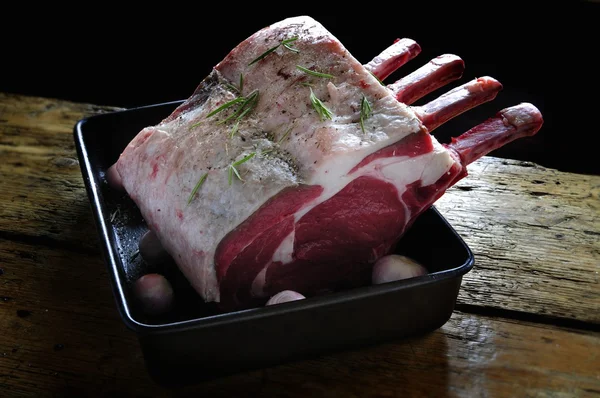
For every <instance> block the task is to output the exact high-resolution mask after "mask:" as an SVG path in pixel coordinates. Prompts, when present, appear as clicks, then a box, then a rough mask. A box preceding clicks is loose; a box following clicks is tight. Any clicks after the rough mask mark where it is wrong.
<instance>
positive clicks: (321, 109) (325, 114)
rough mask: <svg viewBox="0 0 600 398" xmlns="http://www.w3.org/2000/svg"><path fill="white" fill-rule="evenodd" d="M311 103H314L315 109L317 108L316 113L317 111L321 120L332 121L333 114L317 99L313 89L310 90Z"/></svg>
mask: <svg viewBox="0 0 600 398" xmlns="http://www.w3.org/2000/svg"><path fill="white" fill-rule="evenodd" d="M310 102H311V103H312V106H313V108H315V111H317V113H318V114H319V116H320V117H321V120H325V119H331V117H332V116H333V113H332V112H331V111H330V110H329V109H327V107H326V106H325V104H323V102H321V100H320V99H318V98H317V96H316V95H315V93H314V92H313V90H312V88H310Z"/></svg>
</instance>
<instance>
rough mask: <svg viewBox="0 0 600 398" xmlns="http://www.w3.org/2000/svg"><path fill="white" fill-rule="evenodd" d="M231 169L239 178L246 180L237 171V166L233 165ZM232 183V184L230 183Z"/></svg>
mask: <svg viewBox="0 0 600 398" xmlns="http://www.w3.org/2000/svg"><path fill="white" fill-rule="evenodd" d="M231 170H232V171H233V172H234V173H235V176H236V177H237V178H238V180H240V181H244V180H243V179H242V176H240V173H239V172H238V171H237V169H236V168H235V166H231ZM230 185H231V184H230Z"/></svg>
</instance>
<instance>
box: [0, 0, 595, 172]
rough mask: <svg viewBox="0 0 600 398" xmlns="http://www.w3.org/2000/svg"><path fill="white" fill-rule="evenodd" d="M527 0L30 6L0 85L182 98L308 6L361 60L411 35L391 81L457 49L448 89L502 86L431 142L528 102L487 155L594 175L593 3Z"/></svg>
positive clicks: (142, 99)
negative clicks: (412, 49) (335, 8)
mask: <svg viewBox="0 0 600 398" xmlns="http://www.w3.org/2000/svg"><path fill="white" fill-rule="evenodd" d="M525 3H527V2H521V3H507V2H493V1H492V2H480V3H479V4H476V3H473V4H472V6H471V7H463V8H462V9H454V8H449V7H448V6H446V7H444V8H440V7H439V6H434V5H433V4H432V3H429V2H413V3H402V2H398V3H395V5H393V6H391V7H390V8H389V9H385V8H384V7H383V6H381V7H377V5H376V4H367V3H365V2H362V3H361V4H359V3H356V4H355V5H347V6H346V8H345V10H344V12H345V13H347V15H340V14H339V13H338V14H318V13H316V12H313V11H316V10H318V9H320V8H321V7H320V6H319V4H317V3H297V5H298V8H291V7H288V9H279V8H271V11H269V9H270V6H267V5H264V6H262V5H260V4H259V3H240V6H236V5H231V4H229V3H224V4H222V5H219V4H216V5H217V6H219V11H217V12H213V11H207V10H206V9H204V8H200V7H196V8H197V10H195V9H194V7H191V8H188V6H184V5H183V4H179V3H177V4H175V3H173V4H169V3H155V4H158V5H159V7H161V8H156V7H155V8H153V9H152V10H148V9H141V8H140V9H133V10H131V11H129V12H125V11H123V10H121V9H112V10H108V9H107V8H106V7H103V8H100V6H98V7H97V9H93V8H92V9H90V10H89V11H86V12H78V11H77V10H73V9H71V14H69V15H68V16H67V17H66V18H65V17H62V18H55V17H50V16H49V15H46V14H45V13H44V12H43V11H40V10H38V12H36V13H34V14H30V15H28V16H27V18H26V22H25V23H24V24H19V23H13V25H11V26H5V28H6V32H5V33H4V34H3V37H4V44H5V46H4V52H3V53H4V57H2V58H3V59H4V60H3V61H1V68H2V69H1V70H2V72H1V74H0V91H7V92H13V93H21V94H29V95H39V96H45V97H54V98H61V99H67V100H73V101H80V102H88V103H95V104H102V105H115V106H122V107H135V106H141V105H148V104H154V103H161V102H166V101H172V100H180V99H184V98H186V97H187V96H189V95H190V94H191V92H192V91H193V90H194V89H195V87H196V85H197V84H198V83H199V82H200V80H201V79H202V78H203V77H204V76H206V75H207V74H208V72H209V71H210V68H211V67H212V66H213V65H214V64H216V63H217V62H219V61H220V60H221V59H222V58H223V57H224V56H226V55H227V53H228V52H229V50H230V49H232V48H233V47H235V45H237V44H238V43H239V42H240V41H242V40H244V39H245V38H246V37H248V36H249V35H250V34H252V33H253V32H255V31H256V30H258V29H260V28H262V27H263V26H266V25H268V24H270V23H272V22H275V21H278V20H280V19H283V18H285V17H288V16H294V15H310V16H312V17H314V18H315V19H317V20H318V21H319V22H321V23H322V24H324V25H325V27H326V28H328V29H329V30H330V31H331V32H332V33H333V34H334V35H335V36H337V37H338V38H339V39H340V40H341V41H342V43H344V45H345V46H346V47H347V48H348V49H349V50H350V51H351V52H352V53H353V55H354V56H355V57H356V58H357V59H358V60H360V61H361V62H368V61H369V60H370V59H371V58H372V57H373V56H375V55H377V54H378V53H379V52H380V51H381V50H383V49H384V48H385V47H387V46H388V45H390V44H392V42H393V40H394V39H396V38H399V37H409V38H412V39H414V40H416V41H417V42H418V43H419V44H420V45H421V47H422V53H421V55H419V56H418V57H417V58H416V59H415V60H413V61H411V62H410V63H409V64H407V65H406V66H405V67H403V68H402V69H401V70H400V71H398V72H396V73H395V74H394V75H392V76H391V77H390V78H389V80H390V81H391V80H392V79H394V78H399V77H401V76H403V75H404V74H406V73H409V72H411V71H413V70H414V69H416V68H417V67H419V66H421V65H422V64H423V63H425V62H427V61H428V60H429V59H431V58H433V57H435V56H437V55H440V54H443V53H454V54H457V55H459V56H461V57H462V58H463V60H464V61H465V64H466V71H465V74H464V75H463V78H462V79H461V80H459V81H457V82H454V83H452V84H451V85H449V86H448V87H449V88H451V87H455V86H457V85H459V84H462V83H464V82H466V81H468V80H470V79H472V78H475V77H478V76H483V75H489V76H492V77H494V78H496V79H498V80H499V81H500V82H501V83H502V84H503V85H504V89H503V90H502V91H501V92H500V94H499V95H498V97H497V98H496V99H495V100H494V101H492V102H490V103H487V104H485V105H483V106H481V107H479V108H477V109H476V110H472V111H469V112H468V113H466V114H463V115H462V116H460V117H458V118H456V119H454V120H452V121H451V122H449V123H448V124H447V125H445V126H443V127H441V128H439V129H438V130H436V133H435V134H436V136H437V137H438V138H439V139H440V141H443V142H444V141H447V140H448V139H449V137H450V136H452V135H458V134H460V133H461V132H463V131H465V130H467V129H468V128H470V127H472V126H473V125H475V124H477V123H479V122H481V121H483V120H485V118H487V117H489V116H491V115H493V114H494V113H495V112H496V111H497V110H499V109H501V108H503V107H506V106H510V105H514V104H517V103H519V102H521V101H528V102H532V103H533V104H534V105H536V106H537V107H538V108H539V109H540V110H541V111H542V113H543V115H544V119H545V125H544V127H543V128H542V130H541V131H540V132H539V133H538V135H537V136H535V137H532V138H526V139H522V140H519V141H516V142H514V143H511V144H509V145H507V146H505V147H504V148H502V149H499V150H497V151H495V152H494V153H492V154H493V155H496V156H501V157H510V158H516V159H521V160H530V161H534V162H538V163H540V164H543V165H545V166H548V167H555V168H558V169H560V170H566V171H574V172H582V173H592V174H600V167H599V163H600V161H599V158H600V157H599V156H597V155H596V149H595V147H594V145H592V144H591V142H592V141H593V138H595V136H596V135H598V134H599V133H600V131H599V129H598V127H597V124H598V123H597V122H596V121H595V117H596V116H597V115H598V114H599V113H600V112H599V111H598V110H597V108H598V105H599V103H598V100H597V99H596V98H597V95H598V94H597V87H598V85H597V83H596V80H597V74H598V70H599V68H598V66H597V65H598V63H597V62H596V63H594V62H592V59H595V58H596V57H597V53H598V51H599V50H600V40H599V38H600V35H599V34H598V24H599V22H600V3H597V2H584V1H581V2H578V1H562V2H560V1H557V2H555V3H554V4H553V5H551V6H548V5H547V4H546V5H544V3H547V2H542V3H540V4H539V5H536V3H527V4H525ZM357 5H361V7H358V8H357V7H356V6H357ZM475 5H477V7H475ZM147 11H151V12H150V13H148V12H147ZM250 14H253V15H250ZM8 19H9V20H10V18H8ZM10 22H11V21H8V23H9V24H10ZM13 22H14V21H13ZM2 58H0V60H1V59H2ZM441 92H442V91H441V90H440V91H437V92H436V93H435V94H433V95H430V96H428V97H426V98H424V99H423V100H422V101H420V102H423V101H426V100H427V99H430V98H433V97H434V96H435V95H439V94H440V93H441ZM0 112H1V110H0Z"/></svg>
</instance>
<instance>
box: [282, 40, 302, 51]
mask: <svg viewBox="0 0 600 398" xmlns="http://www.w3.org/2000/svg"><path fill="white" fill-rule="evenodd" d="M296 40H298V38H297V37H292V38H291V39H287V40H284V41H282V42H281V44H282V45H283V46H284V47H285V48H287V49H288V50H290V51H291V52H294V53H296V54H297V53H299V52H300V50H298V49H297V48H295V47H292V46H290V43H291V42H294V41H296Z"/></svg>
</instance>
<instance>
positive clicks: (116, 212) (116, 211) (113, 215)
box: [110, 208, 121, 222]
mask: <svg viewBox="0 0 600 398" xmlns="http://www.w3.org/2000/svg"><path fill="white" fill-rule="evenodd" d="M120 213H121V209H120V208H119V209H117V210H115V211H114V212H113V213H112V214H111V215H110V222H114V221H115V217H117V214H120Z"/></svg>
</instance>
